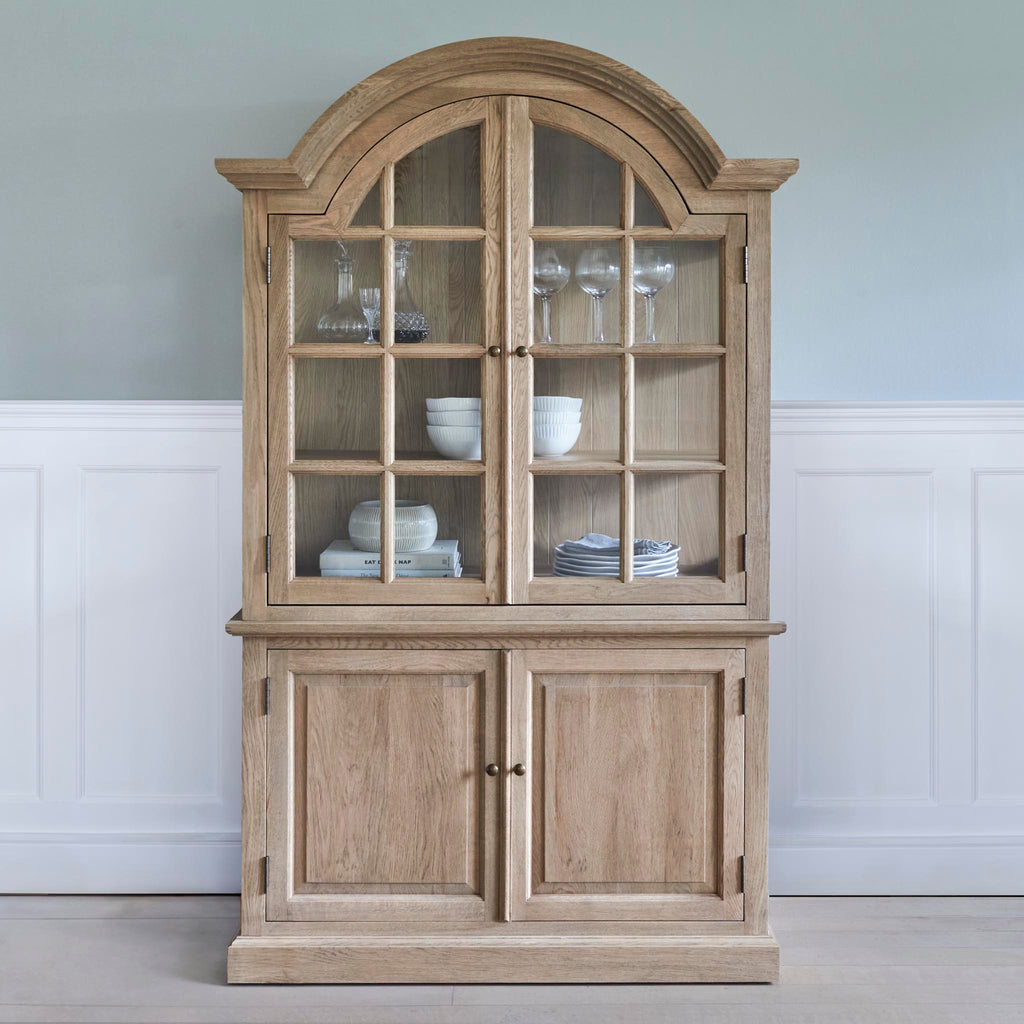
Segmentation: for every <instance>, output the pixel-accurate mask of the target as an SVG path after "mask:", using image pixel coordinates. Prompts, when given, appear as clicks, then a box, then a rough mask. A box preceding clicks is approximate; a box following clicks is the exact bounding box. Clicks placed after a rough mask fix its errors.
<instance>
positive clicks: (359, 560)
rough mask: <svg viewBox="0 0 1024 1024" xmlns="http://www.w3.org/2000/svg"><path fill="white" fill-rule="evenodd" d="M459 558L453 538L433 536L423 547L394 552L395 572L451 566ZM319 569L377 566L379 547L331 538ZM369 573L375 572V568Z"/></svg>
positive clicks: (323, 553)
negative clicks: (364, 547) (360, 546)
mask: <svg viewBox="0 0 1024 1024" xmlns="http://www.w3.org/2000/svg"><path fill="white" fill-rule="evenodd" d="M458 561H459V542H458V541H457V540H435V541H434V543H433V544H431V546H430V547H429V548H425V549H424V550H423V551H401V552H399V553H397V554H396V555H395V572H399V571H400V570H402V569H454V568H455V566H456V565H457V564H458ZM320 569H321V570H324V569H377V570H379V569H380V552H379V551H360V550H359V549H358V548H357V547H356V546H355V545H354V544H353V543H352V541H350V540H334V541H331V543H330V544H329V545H328V546H327V547H326V548H325V549H324V550H323V551H321V552H320ZM370 575H372V576H375V575H377V574H376V573H375V572H374V573H371V574H370Z"/></svg>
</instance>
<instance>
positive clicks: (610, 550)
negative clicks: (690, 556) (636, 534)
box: [560, 533, 672, 555]
mask: <svg viewBox="0 0 1024 1024" xmlns="http://www.w3.org/2000/svg"><path fill="white" fill-rule="evenodd" d="M560 547H561V549H562V550H563V551H564V552H566V554H574V555H617V554H618V553H619V538H618V537H609V536H608V535H607V534H605V533H588V534H587V535H586V536H585V537H580V539H579V540H566V541H563V542H562V544H561V545H560ZM671 550H672V541H670V540H642V539H639V538H638V539H637V540H635V541H633V554H634V555H661V554H664V553H665V552H667V551H671Z"/></svg>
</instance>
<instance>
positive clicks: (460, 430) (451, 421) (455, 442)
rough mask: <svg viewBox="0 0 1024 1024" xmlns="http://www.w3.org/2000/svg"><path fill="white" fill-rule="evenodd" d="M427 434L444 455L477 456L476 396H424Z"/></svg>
mask: <svg viewBox="0 0 1024 1024" xmlns="http://www.w3.org/2000/svg"><path fill="white" fill-rule="evenodd" d="M427 437H429V438H430V443H431V444H432V445H433V446H434V448H435V449H436V450H437V451H438V452H440V454H441V455H443V456H444V457H445V458H446V459H479V458H480V399H479V398H428V399H427Z"/></svg>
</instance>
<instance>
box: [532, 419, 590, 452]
mask: <svg viewBox="0 0 1024 1024" xmlns="http://www.w3.org/2000/svg"><path fill="white" fill-rule="evenodd" d="M579 436H580V424H579V423H535V424H534V425H533V454H534V455H540V456H542V457H543V456H547V457H549V458H550V457H552V456H555V455H564V454H565V453H566V452H567V451H569V449H570V448H572V446H573V445H574V444H575V443H576V441H577V439H578V438H579Z"/></svg>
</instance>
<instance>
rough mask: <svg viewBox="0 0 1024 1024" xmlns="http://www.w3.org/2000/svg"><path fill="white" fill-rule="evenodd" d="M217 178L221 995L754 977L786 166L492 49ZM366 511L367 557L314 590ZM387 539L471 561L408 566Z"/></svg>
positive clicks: (623, 88) (595, 69)
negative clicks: (230, 925)
mask: <svg viewBox="0 0 1024 1024" xmlns="http://www.w3.org/2000/svg"><path fill="white" fill-rule="evenodd" d="M217 168H218V170H219V171H220V172H221V173H222V174H223V175H224V176H225V177H226V178H227V179H228V180H229V181H231V182H232V183H233V184H234V185H235V186H236V187H237V188H239V189H240V190H241V191H242V195H243V213H244V245H245V259H244V275H245V281H244V290H245V294H244V311H243V313H244V335H245V342H244V353H245V356H244V358H245V365H244V375H245V376H244V393H245V403H244V404H245V435H244V436H245V487H246V492H245V522H244V531H243V544H244V567H245V568H244V606H243V609H242V611H241V612H240V614H239V615H238V616H237V617H236V618H235V619H233V620H232V621H231V622H230V623H229V625H228V630H229V632H231V633H234V634H237V635H241V636H243V637H244V648H243V651H244V653H243V664H244V673H243V675H244V680H243V712H242V713H243V831H242V859H243V863H242V920H241V930H240V934H239V936H238V938H237V939H236V940H235V941H234V943H233V944H232V946H231V949H230V951H229V957H228V976H229V980H231V981H237V982H251V981H273V982H281V981H297V982H314V981H342V982H344V981H349V982H371V981H382V982H383V981H392V982H427V981H432V982H449V983H451V982H474V981H506V982H507V981H637V982H639V981H770V980H773V979H774V978H775V977H776V976H777V971H778V948H777V946H776V944H775V942H774V939H773V938H772V935H771V932H770V930H769V927H768V919H767V889H766V875H765V871H766V847H767V702H768V653H767V644H768V637H769V636H770V635H771V634H773V633H778V632H781V630H782V628H783V627H782V626H781V625H780V624H778V623H773V622H771V621H770V619H769V612H768V404H769V382H768V367H769V200H770V194H771V192H772V191H773V190H774V189H776V188H777V187H778V186H779V185H780V184H782V183H783V182H784V181H785V180H786V178H788V177H789V176H790V175H791V174H792V173H793V172H794V171H795V169H796V161H794V160H728V159H726V158H725V157H724V156H723V154H722V153H721V151H720V150H719V149H718V147H717V146H716V145H715V143H714V141H713V140H712V139H711V137H710V136H709V135H708V133H707V132H706V131H705V130H704V129H703V128H702V127H701V125H700V124H699V123H698V122H697V121H696V120H695V119H694V118H693V116H692V115H691V114H690V113H689V112H688V111H686V110H685V109H684V108H683V107H682V106H680V105H679V104H678V103H677V102H676V101H675V100H673V99H672V98H671V97H669V96H668V95H666V94H665V93H664V92H663V91H662V90H661V89H659V88H658V87H657V86H655V85H654V84H653V83H651V82H649V81H647V80H646V79H645V78H643V77H642V76H641V75H639V74H637V73H636V72H634V71H632V70H630V69H629V68H626V67H623V66H622V65H620V64H617V63H615V62H614V61H611V60H609V59H607V58H605V57H601V56H598V55H596V54H593V53H589V52H587V51H584V50H579V49H576V48H574V47H569V46H564V45H561V44H557V43H551V42H544V41H540V40H533V39H483V40H475V41H472V42H465V43H457V44H453V45H450V46H444V47H440V48H438V49H435V50H429V51H426V52H424V53H421V54H418V55H416V56H414V57H410V58H408V59H406V60H403V61H401V62H399V63H398V64H395V65H393V66H392V67H389V68H386V69H385V70H383V71H381V72H379V73H378V74H376V75H374V76H372V77H371V78H369V79H367V80H366V81H365V82H363V83H361V84H360V85H358V86H356V87H355V88H354V89H352V90H351V91H350V92H349V93H347V94H346V95H344V96H343V97H342V98H341V99H340V100H338V102H337V103H335V104H334V106H332V107H331V108H330V109H328V110H327V111H326V112H325V113H324V114H323V115H322V116H321V117H320V118H319V119H318V120H317V121H316V123H315V124H314V125H313V126H312V127H311V128H310V129H309V131H308V132H307V133H306V134H305V136H304V137H303V138H302V140H301V141H300V142H299V144H298V145H297V146H296V148H295V150H294V151H293V153H292V154H291V156H290V157H288V158H285V159H268V160H236V159H230V160H219V161H217ZM552 268H554V270H552ZM595 268H596V269H595ZM542 271H543V273H542ZM548 271H551V273H550V274H548ZM545 274H548V276H547V277H545V276H544V275H545ZM552 282H554V283H552ZM545 306H547V309H546V310H545ZM552 396H554V397H555V398H566V397H568V398H571V399H574V400H575V404H576V405H577V406H578V409H579V411H578V416H576V417H575V421H576V422H575V423H573V424H572V426H571V430H572V431H573V432H575V433H576V436H575V440H574V441H573V443H572V444H571V447H570V448H569V450H568V451H566V452H564V453H563V454H561V455H558V454H555V455H544V454H542V452H543V451H544V450H550V447H551V442H550V441H546V440H545V439H549V438H550V437H552V436H554V437H555V439H556V442H557V439H558V437H560V436H561V435H560V434H559V431H560V430H562V429H563V427H562V424H563V421H568V420H569V419H572V417H567V416H565V415H563V414H562V412H561V411H560V410H558V409H555V410H553V411H552V410H551V409H549V408H546V407H545V403H543V402H537V401H536V399H537V398H544V397H548V398H550V397H552ZM433 398H457V399H459V400H460V401H458V402H456V403H453V404H455V405H457V406H459V411H460V412H464V413H465V416H464V418H463V419H461V420H460V421H459V425H458V427H457V428H456V432H455V433H454V434H453V435H452V437H454V438H455V440H456V442H457V443H458V444H457V445H456V449H457V450H452V449H451V447H450V446H449V447H448V449H447V450H444V449H445V444H444V439H443V438H442V440H441V441H439V440H438V434H437V432H436V431H435V430H431V429H429V428H430V427H436V426H437V425H438V424H437V421H436V419H435V418H434V417H431V416H430V414H429V413H428V412H427V406H426V400H427V399H433ZM549 404H551V403H549ZM554 404H555V405H558V404H559V403H557V402H555V403H554ZM563 404H564V403H563ZM552 412H553V414H552ZM428 420H429V421H430V422H429V424H428ZM442 420H443V418H442ZM577 424H578V425H577ZM549 425H550V429H549V430H548V432H547V433H545V430H546V429H547V428H549ZM444 429H447V426H445V427H444ZM459 431H461V433H460V432H459ZM552 431H553V433H552ZM467 439H468V442H467ZM467 443H468V447H465V445H466V444H467ZM545 444H547V449H545ZM458 445H463V447H462V448H458ZM446 456H453V457H446ZM373 501H377V502H379V510H380V516H379V520H380V521H379V526H376V525H374V524H372V523H371V527H370V529H371V531H377V532H376V533H374V534H373V543H371V545H370V546H371V547H372V546H373V544H376V546H377V547H379V549H380V553H379V555H377V554H373V553H370V554H369V555H367V556H366V557H364V556H362V555H353V554H352V553H351V552H349V553H348V554H345V555H343V556H340V557H341V559H342V560H341V562H339V563H337V564H338V565H340V566H341V574H329V573H328V571H327V570H330V569H331V565H330V564H328V562H327V561H324V560H323V559H322V552H324V551H325V549H326V548H327V547H328V545H331V544H332V542H335V541H340V542H342V543H343V545H344V544H345V543H347V541H348V538H349V518H350V516H351V514H352V513H353V510H354V509H356V507H357V506H360V507H361V508H363V509H364V510H365V508H366V507H367V506H365V505H363V506H361V505H360V503H364V502H373ZM411 503H416V504H420V505H426V504H429V505H430V506H431V507H432V508H433V510H434V514H435V516H436V519H437V529H438V534H437V536H438V538H440V539H442V540H445V541H447V542H448V543H449V545H452V544H455V545H457V550H458V559H457V561H453V560H451V559H449V561H448V562H447V563H441V562H428V560H427V559H426V558H425V557H423V556H420V557H418V558H414V557H412V555H410V553H409V552H408V550H407V549H408V546H409V542H408V535H407V527H406V524H405V523H404V521H403V520H402V518H401V515H400V514H399V512H401V511H402V510H403V509H404V507H405V506H406V505H408V504H411ZM396 510H397V511H396ZM586 534H604V535H607V536H609V537H612V538H616V539H618V538H625V539H626V541H627V542H626V543H623V544H621V545H619V547H620V549H621V554H619V553H616V551H613V552H612V553H611V554H609V555H607V556H601V555H599V556H597V558H596V561H597V562H598V563H600V561H601V558H602V557H603V558H604V568H598V569H596V570H595V569H594V568H593V564H588V563H587V561H586V559H583V560H581V561H576V558H575V556H573V554H572V553H571V552H570V553H567V551H566V549H563V548H562V547H561V545H562V543H563V542H564V541H567V540H569V541H572V540H576V539H578V538H580V537H582V536H584V535H586ZM353 536H355V534H353ZM633 539H637V540H641V539H649V540H654V541H665V542H670V545H671V547H669V545H668V544H666V545H662V547H663V548H666V547H668V548H669V554H667V555H657V554H655V555H649V554H647V552H646V550H645V548H644V546H643V545H637V546H636V547H634V544H633V543H630V541H632V540H633ZM364 543H365V542H364ZM449 550H450V548H449ZM354 558H355V559H358V560H359V561H358V564H359V570H358V572H357V571H356V570H355V569H354V568H352V567H354V566H355V565H356V564H357V562H356V561H354V560H353V559H354ZM659 558H661V559H662V560H664V559H668V560H669V561H670V563H671V565H670V567H669V568H668V569H666V566H665V565H664V564H663V561H662V562H661V563H659V564H655V563H658V559H659ZM346 559H347V560H346ZM609 564H610V565H611V568H609V567H608V565H609ZM652 565H653V566H654V568H652ZM439 566H440V568H439ZM346 567H348V568H346ZM442 568H447V569H448V570H450V571H449V573H448V574H447V575H443V576H442V575H441V574H440V572H441V569H442ZM654 569H658V571H657V572H655V571H654ZM410 571H412V572H413V575H409V572H410Z"/></svg>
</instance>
